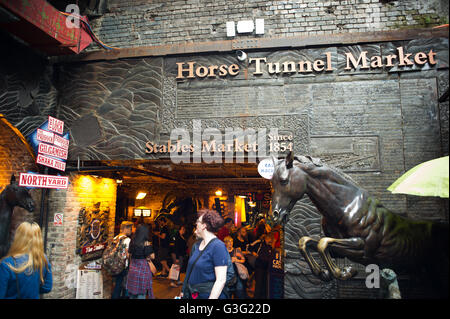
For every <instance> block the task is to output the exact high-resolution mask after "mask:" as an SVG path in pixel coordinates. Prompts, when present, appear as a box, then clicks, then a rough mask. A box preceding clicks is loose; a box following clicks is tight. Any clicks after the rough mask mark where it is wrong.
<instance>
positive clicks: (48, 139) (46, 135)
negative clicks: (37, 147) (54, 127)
mask: <svg viewBox="0 0 450 319" xmlns="http://www.w3.org/2000/svg"><path fill="white" fill-rule="evenodd" d="M36 138H37V140H38V141H41V142H45V143H50V144H53V140H54V138H55V134H54V133H52V132H49V131H46V130H41V129H40V128H38V129H37V136H36Z"/></svg>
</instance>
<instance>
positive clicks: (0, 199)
mask: <svg viewBox="0 0 450 319" xmlns="http://www.w3.org/2000/svg"><path fill="white" fill-rule="evenodd" d="M0 203H1V204H3V205H6V206H8V207H9V208H10V209H11V210H12V209H13V208H14V207H15V206H19V207H22V208H24V209H26V210H27V211H29V212H33V211H34V208H35V203H34V200H33V198H32V197H31V195H30V192H29V191H28V189H26V188H25V187H22V186H19V184H18V183H17V181H16V177H15V176H14V174H13V175H12V176H11V180H10V183H9V185H7V186H6V187H5V189H4V190H3V191H2V192H1V194H0Z"/></svg>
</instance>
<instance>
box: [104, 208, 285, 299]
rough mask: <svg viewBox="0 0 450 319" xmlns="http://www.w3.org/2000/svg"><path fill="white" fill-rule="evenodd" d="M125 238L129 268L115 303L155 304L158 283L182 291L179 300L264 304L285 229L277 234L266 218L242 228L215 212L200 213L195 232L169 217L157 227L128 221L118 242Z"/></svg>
mask: <svg viewBox="0 0 450 319" xmlns="http://www.w3.org/2000/svg"><path fill="white" fill-rule="evenodd" d="M120 238H127V240H126V241H124V242H125V247H126V250H127V251H126V254H127V256H128V259H129V265H128V267H126V269H125V270H124V271H123V272H122V273H120V274H119V275H116V276H113V280H114V283H115V285H114V286H115V288H114V291H113V294H112V298H113V299H115V298H154V297H155V296H154V292H153V288H152V287H153V278H155V277H159V278H167V284H168V285H169V286H170V287H173V288H177V287H181V288H182V289H181V294H180V295H179V296H178V297H179V298H194V299H195V298H222V299H223V298H227V299H231V298H236V299H248V298H255V299H265V298H268V297H269V291H268V282H269V281H268V280H269V279H268V278H269V270H270V267H271V266H272V264H273V261H274V258H275V252H276V251H277V250H279V249H280V228H279V227H276V228H274V229H272V228H271V227H270V226H269V224H268V223H266V221H265V219H264V218H262V219H260V220H259V221H258V222H257V223H256V225H253V226H250V225H248V226H242V227H239V228H237V227H235V225H234V223H233V220H232V219H231V218H226V219H223V218H222V216H220V215H219V214H218V213H217V212H216V211H213V210H200V211H199V212H198V219H197V221H196V224H195V225H192V226H191V227H189V225H182V226H176V225H174V224H172V223H171V221H170V220H168V219H167V218H165V217H164V216H163V217H160V218H158V219H157V221H156V222H154V223H144V222H143V220H140V221H135V222H134V223H132V222H128V221H124V222H122V223H121V225H120V233H119V235H117V236H116V237H115V239H114V240H115V241H117V240H119V239H120ZM130 238H131V239H130ZM183 273H184V274H185V276H184V280H181V278H182V276H181V274H183Z"/></svg>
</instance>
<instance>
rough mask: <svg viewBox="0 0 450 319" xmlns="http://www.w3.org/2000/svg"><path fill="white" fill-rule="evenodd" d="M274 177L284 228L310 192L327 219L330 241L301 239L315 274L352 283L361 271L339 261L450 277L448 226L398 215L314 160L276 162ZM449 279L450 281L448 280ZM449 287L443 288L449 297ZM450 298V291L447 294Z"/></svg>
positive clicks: (277, 216) (275, 205) (275, 208)
mask: <svg viewBox="0 0 450 319" xmlns="http://www.w3.org/2000/svg"><path fill="white" fill-rule="evenodd" d="M272 159H273V161H274V173H273V176H272V180H271V182H272V188H273V195H272V219H273V220H274V222H275V223H282V224H284V223H285V222H286V221H287V219H288V215H289V213H290V211H291V210H292V208H293V207H294V205H295V203H296V202H297V201H298V200H300V199H301V198H302V197H303V196H304V194H307V195H308V196H309V198H310V199H311V201H312V202H313V204H314V205H315V206H316V207H317V209H318V211H319V213H320V214H321V215H322V228H323V231H324V234H325V236H326V237H323V238H320V239H313V238H310V237H307V236H304V237H301V238H300V240H299V248H300V251H301V253H302V256H303V257H304V258H305V260H306V261H307V263H308V265H309V267H310V268H311V270H312V272H313V274H314V275H316V276H318V277H319V278H320V279H322V280H324V281H329V280H331V279H332V278H333V277H334V278H336V279H340V280H346V279H349V278H351V277H353V276H354V275H355V274H356V271H355V269H354V268H352V267H346V268H343V269H340V268H339V267H338V266H337V265H336V264H335V262H334V261H333V259H332V256H333V257H347V258H348V259H350V260H351V261H354V262H357V263H360V264H363V265H369V264H376V265H378V266H379V267H380V269H381V268H382V267H383V268H384V267H386V268H391V269H393V270H394V271H403V270H407V271H408V270H412V269H415V270H418V269H419V268H422V269H423V267H425V269H426V271H428V273H430V272H431V273H434V274H435V275H436V276H437V272H436V271H441V273H442V269H446V271H447V274H448V240H449V233H448V224H441V223H436V222H432V221H416V220H411V219H408V218H405V217H402V216H400V215H397V214H395V213H393V212H391V211H389V210H388V209H386V208H385V207H383V206H382V205H381V204H380V202H379V201H378V200H377V199H375V198H373V197H372V196H370V194H369V193H368V192H367V191H366V190H364V189H362V188H361V187H359V186H358V185H357V184H356V183H355V182H353V181H352V180H351V178H349V177H348V176H345V174H343V173H341V172H339V171H338V170H337V169H334V168H332V167H328V166H326V165H323V164H322V163H321V162H320V160H318V159H313V158H311V157H309V156H299V157H294V155H293V154H292V153H289V154H288V155H287V157H286V158H285V159H281V160H278V159H275V158H272ZM310 248H314V249H316V250H317V252H318V253H319V256H320V257H321V259H322V260H323V261H324V264H325V265H326V267H327V269H322V268H321V267H320V265H319V264H318V263H317V262H316V261H315V260H314V258H312V256H311V254H310V251H309V249H310ZM447 278H448V277H447ZM444 285H447V286H446V287H439V288H437V289H440V290H441V291H442V288H443V289H444V291H446V294H447V295H448V283H444ZM444 294H445V292H444Z"/></svg>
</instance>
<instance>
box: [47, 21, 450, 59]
mask: <svg viewBox="0 0 450 319" xmlns="http://www.w3.org/2000/svg"><path fill="white" fill-rule="evenodd" d="M448 34H449V27H448V26H445V27H440V28H427V29H401V30H392V31H375V32H354V33H336V34H326V35H306V36H293V37H279V38H247V39H235V40H222V41H210V42H191V43H180V44H167V45H155V46H144V47H132V48H121V49H118V50H110V51H91V52H85V53H81V54H78V55H72V56H61V57H52V58H50V60H51V62H53V63H67V62H79V61H96V60H117V59H125V58H137V57H147V56H149V57H157V56H171V55H186V54H197V53H218V52H232V51H234V50H260V49H277V48H278V49H279V48H307V47H311V46H334V45H354V44H362V43H374V42H390V41H401V40H413V39H429V38H448Z"/></svg>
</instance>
